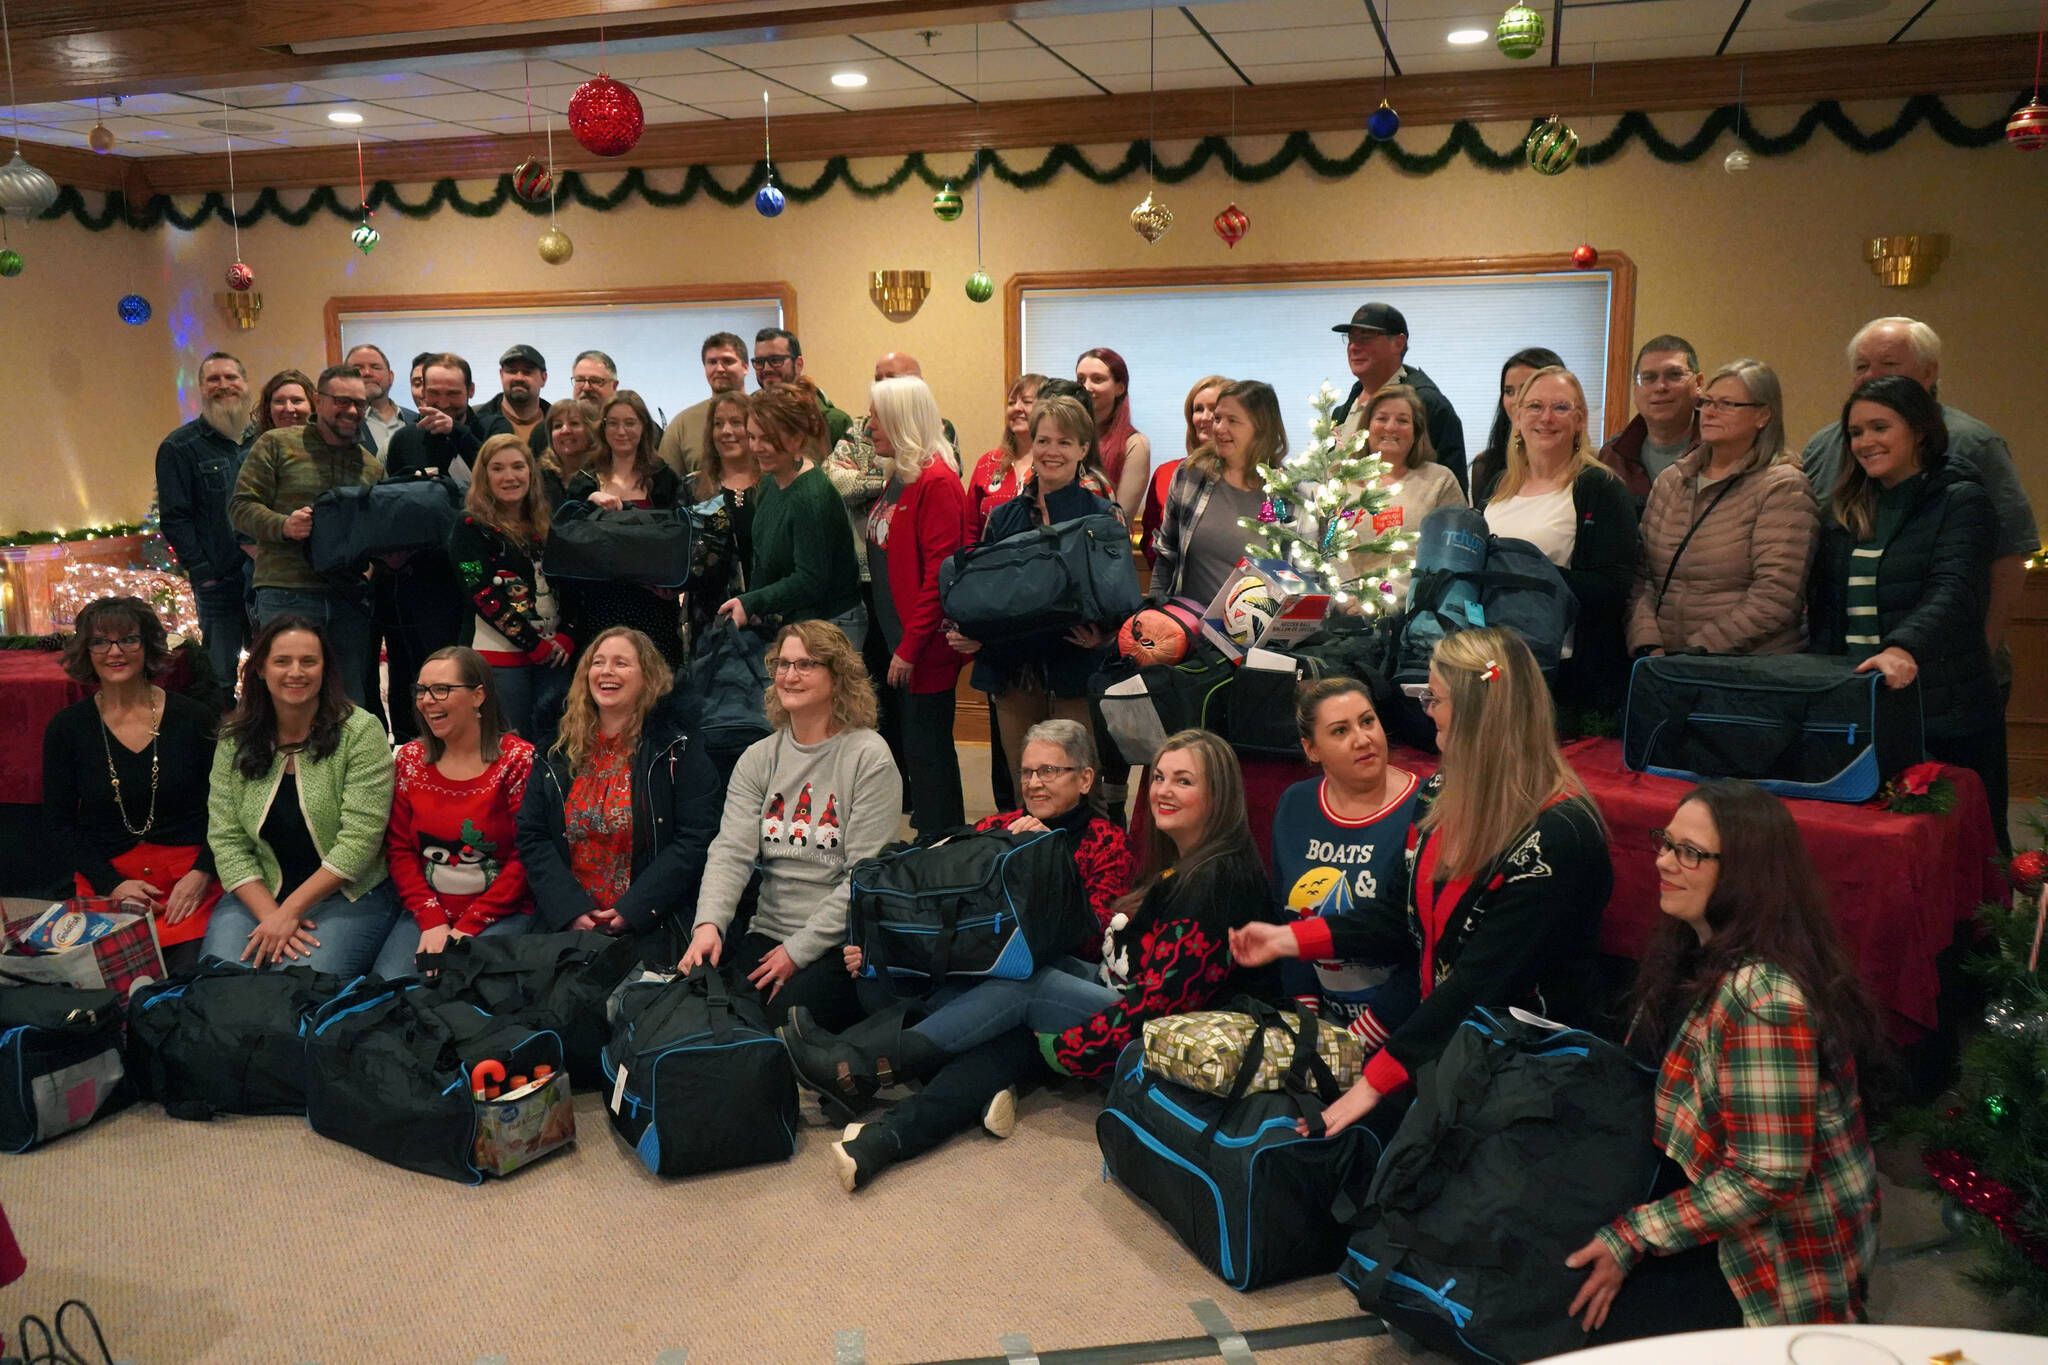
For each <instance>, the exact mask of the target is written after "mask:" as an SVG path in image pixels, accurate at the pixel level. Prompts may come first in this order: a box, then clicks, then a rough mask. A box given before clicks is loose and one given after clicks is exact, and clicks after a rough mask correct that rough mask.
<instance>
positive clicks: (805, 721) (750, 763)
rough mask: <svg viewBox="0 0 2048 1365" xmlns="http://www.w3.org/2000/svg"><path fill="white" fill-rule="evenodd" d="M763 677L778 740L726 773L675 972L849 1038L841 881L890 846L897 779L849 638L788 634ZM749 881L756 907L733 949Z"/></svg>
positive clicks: (840, 522) (824, 624)
mask: <svg viewBox="0 0 2048 1365" xmlns="http://www.w3.org/2000/svg"><path fill="white" fill-rule="evenodd" d="M833 515H834V517H836V518H837V521H836V522H835V523H834V524H833V525H832V527H831V534H832V535H833V536H834V537H836V538H837V539H838V540H839V541H841V542H844V541H845V540H846V519H845V517H844V516H842V515H840V514H839V513H838V512H837V511H836V509H835V511H834V513H833ZM854 581H856V582H857V581H858V580H857V579H856V580H854ZM768 667H769V671H770V672H771V673H773V675H774V678H775V683H774V686H773V687H771V688H770V689H769V691H768V723H769V724H770V725H772V726H774V727H775V733H774V734H772V735H770V736H768V738H766V739H764V740H760V741H758V742H757V743H755V744H752V745H750V746H748V748H747V751H746V752H745V753H744V754H741V755H740V761H739V763H738V764H737V765H735V766H734V768H733V770H732V780H731V782H730V784H729V785H728V786H727V788H726V793H725V814H724V816H723V818H722V819H720V821H719V824H718V837H717V838H716V839H714V840H713V841H712V843H711V854H710V858H709V860H708V861H707V863H706V865H705V868H704V886H703V889H702V891H701V893H700V894H698V895H697V896H695V897H694V898H692V900H691V901H686V902H684V904H691V903H694V904H695V905H696V907H697V917H696V930H695V932H694V933H693V934H692V935H691V937H690V946H689V949H688V951H687V952H685V953H684V954H683V955H682V960H681V961H680V962H678V963H677V964H676V970H677V971H682V972H687V971H689V970H690V969H691V968H693V967H695V966H696V965H697V964H698V963H700V962H708V963H711V964H712V965H713V966H717V965H719V964H721V963H724V964H727V965H729V966H730V967H731V968H732V974H733V975H735V976H744V977H746V979H747V981H748V982H749V983H751V984H752V986H753V988H754V989H755V990H756V991H758V992H759V993H760V996H761V1004H762V1008H763V1009H764V1010H765V1011H766V1012H767V1015H768V1019H769V1021H770V1022H771V1023H774V1024H780V1023H781V1022H782V1021H783V1020H784V1019H785V1018H786V1017H787V1016H788V1013H789V1011H790V1009H791V1008H792V1007H794V1006H798V1005H802V1006H804V1007H805V1008H807V1009H809V1010H810V1012H811V1013H812V1014H813V1015H815V1016H816V1017H817V1019H818V1022H819V1023H820V1024H822V1025H823V1026H824V1027H826V1028H832V1029H837V1028H845V1027H846V1026H847V1025H848V1024H851V1023H852V1022H853V1021H854V1019H855V1018H856V1017H857V1016H858V1014H859V1009H858V1007H857V1006H856V1005H855V1003H854V998H853V983H852V981H851V980H850V979H849V978H848V977H847V975H846V972H845V971H844V969H843V968H842V967H841V966H840V959H839V948H840V946H841V945H842V944H843V943H844V942H845V941H846V900H847V894H848V890H849V886H850V883H849V876H850V874H851V872H852V870H853V865H854V864H855V863H857V862H859V861H860V860H861V859H863V858H872V857H874V856H875V854H877V853H879V852H881V851H882V845H883V844H885V843H887V842H889V840H891V839H893V838H894V837H895V836H896V826H897V824H898V823H899V821H900V820H901V819H902V814H903V779H902V778H901V777H899V776H897V773H896V764H895V761H894V760H893V759H891V758H890V757H889V746H888V745H887V744H886V743H884V742H883V740H882V736H881V735H880V734H879V733H877V732H876V730H875V710H876V707H875V692H874V688H873V687H872V686H871V685H870V684H869V682H868V670H867V666H866V665H865V664H863V663H862V662H861V659H860V651H859V650H857V649H855V648H854V647H853V642H852V641H850V640H848V639H847V638H846V632H844V631H842V630H841V629H839V627H837V626H835V625H833V624H832V623H831V622H830V621H818V620H811V621H798V622H795V623H793V624H791V625H787V626H784V627H783V628H782V631H781V633H780V634H778V635H777V636H776V637H775V646H774V649H773V650H772V651H771V652H770V654H769V656H768ZM757 869H758V871H759V872H760V876H761V896H760V901H759V903H758V904H757V905H756V906H755V908H754V914H753V919H752V921H751V922H750V923H749V925H748V927H747V930H746V932H745V933H744V934H743V935H741V937H740V939H739V941H738V942H737V943H731V944H729V943H727V942H726V931H727V930H728V929H730V928H731V927H732V923H733V919H734V916H735V915H736V914H737V913H738V911H739V908H740V898H741V896H742V895H743V894H744V893H745V891H746V889H747V882H748V881H749V879H751V878H752V877H753V875H754V873H755V871H756V870H757Z"/></svg>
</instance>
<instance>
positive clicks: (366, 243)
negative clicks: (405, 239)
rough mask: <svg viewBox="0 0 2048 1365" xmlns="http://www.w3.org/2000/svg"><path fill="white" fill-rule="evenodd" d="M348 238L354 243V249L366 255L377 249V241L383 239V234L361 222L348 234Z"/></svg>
mask: <svg viewBox="0 0 2048 1365" xmlns="http://www.w3.org/2000/svg"><path fill="white" fill-rule="evenodd" d="M348 239H349V240H350V241H351V242H354V243H355V245H356V250H358V251H360V252H362V253H363V254H364V255H365V256H367V255H369V254H370V253H371V252H372V251H375V250H376V249H377V243H378V242H380V241H382V240H383V234H382V233H380V232H378V231H377V229H375V228H373V227H371V226H370V225H369V224H368V223H363V224H361V225H360V226H358V227H357V228H356V230H355V231H354V232H351V233H350V234H349V235H348Z"/></svg>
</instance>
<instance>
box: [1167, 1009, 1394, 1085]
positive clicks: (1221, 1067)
mask: <svg viewBox="0 0 2048 1365" xmlns="http://www.w3.org/2000/svg"><path fill="white" fill-rule="evenodd" d="M1304 1044H1305V1045H1306V1046H1309V1047H1312V1048H1313V1049H1314V1050H1315V1052H1316V1054H1317V1055H1318V1056H1320V1057H1321V1058H1322V1061H1323V1065H1324V1066H1325V1067H1327V1068H1328V1069H1329V1072H1330V1075H1331V1076H1332V1077H1333V1078H1334V1079H1335V1080H1336V1083H1337V1085H1338V1086H1339V1087H1349V1086H1350V1085H1352V1084H1353V1083H1354V1082H1356V1081H1357V1080H1358V1077H1359V1075H1360V1074H1361V1073H1362V1072H1363V1071H1364V1070H1365V1040H1364V1039H1363V1038H1360V1037H1359V1036H1358V1035H1357V1034H1355V1033H1351V1032H1349V1031H1347V1030H1345V1029H1341V1028H1338V1027H1337V1026H1336V1025H1334V1024H1326V1023H1324V1022H1323V1021H1322V1020H1321V1019H1318V1018H1317V1017H1316V1016H1315V1015H1314V1014H1313V1013H1311V1012H1308V1011H1303V1012H1301V1013H1296V1012H1295V1011H1293V1010H1281V1009H1277V1008H1275V1007H1274V1006H1272V1005H1269V1004H1267V1003H1266V1002H1265V1001H1263V1000H1257V999H1254V998H1252V997H1251V996H1249V995H1240V996H1238V997H1237V999H1235V1000H1233V1001H1231V1007H1230V1008H1229V1009H1227V1010H1203V1011H1201V1012H1200V1013H1197V1014H1173V1015H1168V1016H1167V1017H1166V1018H1164V1019H1148V1020H1146V1021H1145V1067H1146V1069H1147V1070H1149V1071H1153V1072H1156V1073H1158V1074H1159V1075H1161V1076H1164V1077H1166V1078H1167V1079H1168V1080H1171V1081H1176V1082H1178V1083H1180V1084H1181V1085H1185V1086H1187V1087H1189V1088H1190V1089H1193V1090H1200V1091H1202V1092H1204V1093H1206V1094H1210V1095H1229V1094H1231V1093H1233V1088H1234V1087H1235V1086H1236V1084H1237V1076H1238V1072H1239V1071H1240V1070H1241V1069H1242V1068H1244V1067H1246V1066H1249V1067H1251V1069H1252V1079H1251V1084H1250V1085H1249V1086H1248V1087H1245V1088H1246V1089H1250V1090H1280V1089H1283V1088H1284V1082H1285V1077H1286V1073H1287V1069H1288V1067H1289V1066H1291V1065H1292V1064H1293V1062H1294V1052H1295V1049H1296V1048H1297V1047H1300V1046H1303V1045H1304ZM1237 1093H1242V1091H1239V1092H1237Z"/></svg>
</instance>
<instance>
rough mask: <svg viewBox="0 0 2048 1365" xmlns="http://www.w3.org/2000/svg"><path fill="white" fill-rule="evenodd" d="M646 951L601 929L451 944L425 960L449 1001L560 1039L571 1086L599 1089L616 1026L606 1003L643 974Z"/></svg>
mask: <svg viewBox="0 0 2048 1365" xmlns="http://www.w3.org/2000/svg"><path fill="white" fill-rule="evenodd" d="M643 946H644V945H642V944H641V943H640V942H639V941H638V940H637V939H635V938H633V937H631V936H625V937H619V938H614V937H613V936H612V935H610V934H601V933H598V932H597V931H595V930H573V929H572V930H568V931H565V932H563V933H557V934H509V935H502V936H500V935H492V936H489V937H485V938H478V937H474V936H472V937H468V938H459V939H450V940H449V942H448V946H447V947H446V948H445V949H443V950H442V951H441V952H440V953H439V954H437V955H429V956H428V957H426V958H424V959H423V960H422V966H424V967H427V968H429V969H431V970H432V971H433V972H434V973H435V974H434V975H433V976H432V977H430V978H428V981H427V984H428V986H429V987H430V988H431V989H432V990H433V993H434V995H435V996H436V997H438V998H440V999H443V1000H466V1001H468V1002H469V1003H470V1004H472V1005H475V1006H477V1007H478V1008H480V1009H482V1010H483V1011H484V1012H485V1013H487V1014H490V1015H493V1016H495V1017H496V1018H499V1019H503V1020H506V1021H507V1022H510V1023H516V1024H524V1025H525V1026H526V1027H528V1028H531V1029H536V1030H540V1031H544V1032H552V1033H555V1034H557V1035H558V1036H559V1037H560V1038H561V1040H562V1056H563V1060H564V1061H565V1063H566V1064H567V1066H568V1068H569V1082H570V1084H571V1085H573V1086H575V1087H576V1088H577V1089H579V1090H595V1089H596V1088H597V1084H598V1057H599V1054H600V1053H602V1052H603V1051H604V1044H605V1039H606V1038H608V1037H609V1036H610V1029H609V1027H608V1026H607V1024H606V1023H605V1017H604V1002H605V1001H606V1000H607V999H609V998H610V997H611V993H612V991H613V990H614V989H615V988H616V987H617V986H618V984H619V982H621V981H623V980H625V979H626V977H627V976H628V975H629V974H630V973H632V972H634V971H636V970H638V969H639V967H640V959H641V953H642V951H643Z"/></svg>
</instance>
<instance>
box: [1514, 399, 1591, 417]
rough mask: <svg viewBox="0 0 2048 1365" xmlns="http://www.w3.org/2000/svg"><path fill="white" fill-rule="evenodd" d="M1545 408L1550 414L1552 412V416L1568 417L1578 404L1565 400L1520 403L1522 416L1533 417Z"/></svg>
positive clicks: (1577, 408) (1575, 410) (1577, 407)
mask: <svg viewBox="0 0 2048 1365" xmlns="http://www.w3.org/2000/svg"><path fill="white" fill-rule="evenodd" d="M1546 408H1547V409H1548V410H1549V411H1550V413H1551V414H1552V415H1553V416H1556V417H1569V416H1571V415H1572V414H1573V413H1575V412H1577V411H1578V410H1579V405H1578V404H1577V403H1565V402H1557V403H1547V404H1546V403H1524V404H1522V415H1523V416H1524V417H1534V416H1536V415H1537V414H1539V413H1541V412H1543V411H1544V410H1545V409H1546Z"/></svg>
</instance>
